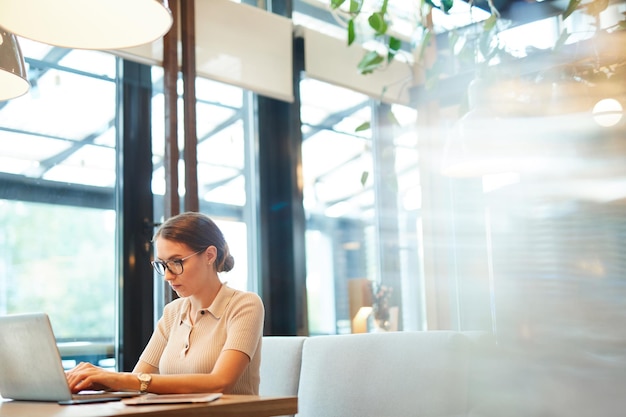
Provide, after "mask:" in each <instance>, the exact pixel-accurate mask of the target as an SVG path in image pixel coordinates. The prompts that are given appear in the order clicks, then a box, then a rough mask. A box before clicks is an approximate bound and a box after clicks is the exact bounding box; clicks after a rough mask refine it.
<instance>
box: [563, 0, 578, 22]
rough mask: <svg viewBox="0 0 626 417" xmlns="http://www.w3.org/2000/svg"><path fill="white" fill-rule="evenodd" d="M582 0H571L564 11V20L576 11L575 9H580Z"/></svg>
mask: <svg viewBox="0 0 626 417" xmlns="http://www.w3.org/2000/svg"><path fill="white" fill-rule="evenodd" d="M581 1H582V0H569V4H568V5H567V8H566V9H565V11H564V12H563V20H565V19H567V18H568V17H569V16H570V15H571V14H572V13H574V11H576V9H578V6H579V5H580V2H581Z"/></svg>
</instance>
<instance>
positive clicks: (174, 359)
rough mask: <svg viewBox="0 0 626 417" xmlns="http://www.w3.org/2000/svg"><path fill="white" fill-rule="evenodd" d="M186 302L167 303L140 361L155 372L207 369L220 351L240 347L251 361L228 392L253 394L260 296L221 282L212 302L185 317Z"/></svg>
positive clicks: (259, 335)
mask: <svg viewBox="0 0 626 417" xmlns="http://www.w3.org/2000/svg"><path fill="white" fill-rule="evenodd" d="M190 307H191V303H190V302H189V300H188V299H187V298H178V299H176V300H174V301H172V302H171V303H169V304H167V305H166V306H165V308H164V309H163V316H162V317H161V318H160V319H159V322H158V323H157V328H156V329H155V331H154V333H153V334H152V337H151V338H150V341H149V342H148V344H147V346H146V348H145V349H144V351H143V353H142V354H141V357H140V358H139V360H140V361H144V362H146V363H148V364H150V365H152V366H154V367H157V368H158V369H159V373H160V374H164V375H165V374H191V373H210V372H211V370H212V369H213V366H214V365H215V362H216V361H217V358H218V356H219V355H220V352H222V351H223V350H228V349H235V350H238V351H241V352H243V353H245V354H246V355H248V356H249V357H250V364H249V365H248V367H247V368H246V370H245V371H244V373H243V374H242V375H241V377H240V378H239V380H238V381H237V382H236V384H235V387H234V388H233V391H232V392H230V394H253V395H258V393H259V383H260V375H259V368H260V366H261V340H262V336H263V321H264V315H265V310H264V307H263V302H262V301H261V298H260V297H259V296H258V295H257V294H255V293H252V292H244V291H239V290H235V289H233V288H229V287H227V286H226V285H222V288H221V289H220V291H219V292H218V294H217V296H216V298H215V300H214V301H213V303H212V304H211V306H210V307H209V308H207V309H205V310H202V311H200V312H198V315H197V317H196V319H195V324H194V325H193V326H192V325H191V321H190V320H189V312H190Z"/></svg>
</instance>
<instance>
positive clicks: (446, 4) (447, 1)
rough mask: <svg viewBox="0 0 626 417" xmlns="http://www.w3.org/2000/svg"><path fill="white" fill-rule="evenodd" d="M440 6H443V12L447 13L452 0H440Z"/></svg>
mask: <svg viewBox="0 0 626 417" xmlns="http://www.w3.org/2000/svg"><path fill="white" fill-rule="evenodd" d="M441 6H443V9H442V10H443V11H444V13H448V12H449V11H450V9H451V8H452V6H454V1H453V0H441Z"/></svg>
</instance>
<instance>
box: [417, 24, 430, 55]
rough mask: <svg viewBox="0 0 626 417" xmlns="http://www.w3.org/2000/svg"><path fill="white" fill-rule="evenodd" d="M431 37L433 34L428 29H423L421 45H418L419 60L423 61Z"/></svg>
mask: <svg viewBox="0 0 626 417" xmlns="http://www.w3.org/2000/svg"><path fill="white" fill-rule="evenodd" d="M432 37H433V33H432V32H431V31H430V29H424V35H423V36H422V43H421V44H420V54H419V60H420V61H421V60H423V59H424V53H425V52H426V48H428V44H430V39H431V38H432Z"/></svg>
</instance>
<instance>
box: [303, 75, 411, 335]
mask: <svg viewBox="0 0 626 417" xmlns="http://www.w3.org/2000/svg"><path fill="white" fill-rule="evenodd" d="M300 91H301V100H302V108H301V119H302V123H303V127H302V131H303V141H304V142H303V144H302V167H303V168H302V170H303V180H304V206H305V211H306V217H307V232H306V250H307V293H308V306H309V330H310V332H311V334H327V333H344V332H350V331H351V330H353V329H351V321H352V319H353V318H354V317H352V313H353V312H352V311H351V307H350V302H351V300H350V298H351V296H350V290H349V287H350V285H351V281H353V280H359V279H360V280H362V279H366V280H367V281H364V282H366V283H379V284H382V285H384V286H386V287H388V288H390V289H391V290H392V293H394V296H395V298H392V299H391V300H390V301H389V305H390V307H394V308H392V309H391V312H392V313H391V317H390V321H391V323H390V324H389V325H390V326H392V327H393V328H398V327H399V326H401V325H400V320H402V326H403V327H404V328H405V329H421V328H422V325H421V322H420V320H421V310H420V309H421V308H422V306H421V303H420V302H419V300H420V299H421V297H420V295H419V294H420V292H421V288H422V285H421V276H422V274H421V269H420V268H421V263H420V261H419V252H418V243H417V240H418V236H419V233H418V230H419V229H418V226H419V223H418V221H419V209H420V205H421V198H420V195H421V194H420V193H421V189H420V184H419V172H418V154H417V147H416V141H417V138H416V133H415V132H416V130H415V121H416V111H415V110H413V109H410V108H407V107H403V106H391V107H386V106H383V107H381V109H382V108H385V109H386V110H377V108H376V106H380V104H376V102H375V101H373V100H370V99H369V98H368V97H366V96H364V95H362V94H359V93H355V92H353V91H350V90H346V89H343V88H339V87H336V86H332V85H329V84H326V83H323V82H320V81H316V80H313V79H303V80H302V81H301V84H300ZM328 97H333V100H328ZM377 111H383V112H391V114H393V117H387V116H388V115H389V114H388V113H385V114H384V115H383V116H382V117H384V118H385V120H389V123H388V126H385V127H381V128H377V127H374V126H375V125H376V123H374V122H372V118H373V114H375V112H377ZM391 121H393V123H391ZM363 123H372V129H365V130H360V129H358V127H359V126H361V125H362V124H363ZM389 248H393V251H390V250H389ZM392 277H393V278H392ZM368 285H371V284H368ZM405 295H406V297H405ZM404 298H406V300H403V299H404ZM353 301H354V300H353ZM403 301H404V303H403ZM401 303H403V304H402V309H400V304H401ZM370 305H371V302H370ZM330 307H332V308H330ZM396 312H398V313H400V312H402V316H401V317H400V316H396Z"/></svg>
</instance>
